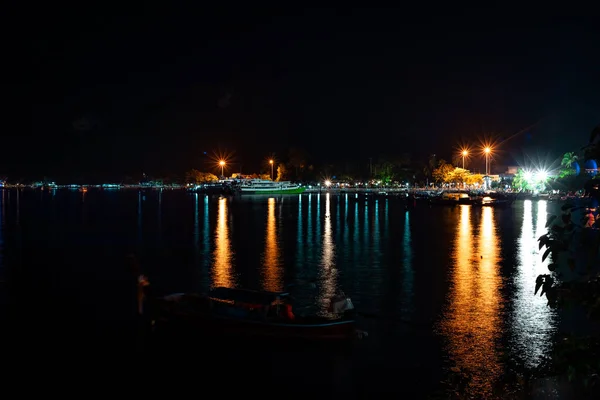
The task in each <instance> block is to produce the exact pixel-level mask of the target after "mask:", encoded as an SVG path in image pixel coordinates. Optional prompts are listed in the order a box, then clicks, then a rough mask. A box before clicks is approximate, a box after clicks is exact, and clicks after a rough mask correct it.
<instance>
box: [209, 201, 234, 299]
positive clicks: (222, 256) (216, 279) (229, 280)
mask: <svg viewBox="0 0 600 400" xmlns="http://www.w3.org/2000/svg"><path fill="white" fill-rule="evenodd" d="M227 223H228V218H227V199H226V198H220V199H219V210H218V216H217V227H216V229H215V250H214V253H213V256H214V263H213V271H212V272H213V274H212V275H213V279H212V281H213V285H214V286H224V287H234V286H235V282H234V279H233V274H232V272H231V271H232V268H233V265H232V264H233V252H232V251H231V242H230V240H229V226H228V225H227Z"/></svg>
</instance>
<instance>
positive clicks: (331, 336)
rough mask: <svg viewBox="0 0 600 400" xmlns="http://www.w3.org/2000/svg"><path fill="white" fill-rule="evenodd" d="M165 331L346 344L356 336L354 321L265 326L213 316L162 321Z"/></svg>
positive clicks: (270, 324) (272, 324) (268, 324)
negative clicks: (188, 330) (183, 330)
mask: <svg viewBox="0 0 600 400" xmlns="http://www.w3.org/2000/svg"><path fill="white" fill-rule="evenodd" d="M160 325H162V327H163V328H164V327H168V328H171V329H174V328H177V327H179V328H182V329H190V328H191V329H192V330H193V331H196V332H199V333H201V334H202V335H207V336H216V337H224V336H232V337H246V338H249V337H252V338H258V339H260V338H266V339H267V338H268V339H285V340H305V341H314V340H316V341H323V340H332V341H336V340H345V339H352V338H354V337H355V336H356V334H355V333H356V324H355V321H354V320H345V321H331V322H330V323H321V324H302V323H297V324H296V323H290V324H285V323H266V322H259V321H248V320H238V319H234V318H219V317H212V316H195V317H194V318H186V317H181V316H180V317H179V318H176V319H173V318H171V319H169V320H163V321H162V323H161V324H159V327H160Z"/></svg>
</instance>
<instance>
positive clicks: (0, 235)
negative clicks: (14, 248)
mask: <svg viewBox="0 0 600 400" xmlns="http://www.w3.org/2000/svg"><path fill="white" fill-rule="evenodd" d="M18 190H19V189H17V191H18ZM4 193H6V191H5V190H2V197H1V198H0V201H1V202H2V204H1V205H0V278H1V279H4V278H5V276H4V224H5V222H6V220H5V219H4V216H5V214H6V208H5V199H4Z"/></svg>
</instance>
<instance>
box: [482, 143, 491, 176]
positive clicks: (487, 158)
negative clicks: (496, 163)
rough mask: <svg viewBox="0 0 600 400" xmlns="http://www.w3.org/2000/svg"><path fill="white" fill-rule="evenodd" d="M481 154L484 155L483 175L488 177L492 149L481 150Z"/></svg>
mask: <svg viewBox="0 0 600 400" xmlns="http://www.w3.org/2000/svg"><path fill="white" fill-rule="evenodd" d="M483 152H484V153H485V174H486V175H489V174H490V153H491V152H492V149H491V148H490V146H486V147H485V148H484V149H483Z"/></svg>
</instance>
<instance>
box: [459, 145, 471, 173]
mask: <svg viewBox="0 0 600 400" xmlns="http://www.w3.org/2000/svg"><path fill="white" fill-rule="evenodd" d="M460 154H462V160H463V169H465V157H466V156H468V155H469V150H467V149H465V150H463V151H462V152H461V153H460Z"/></svg>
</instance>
